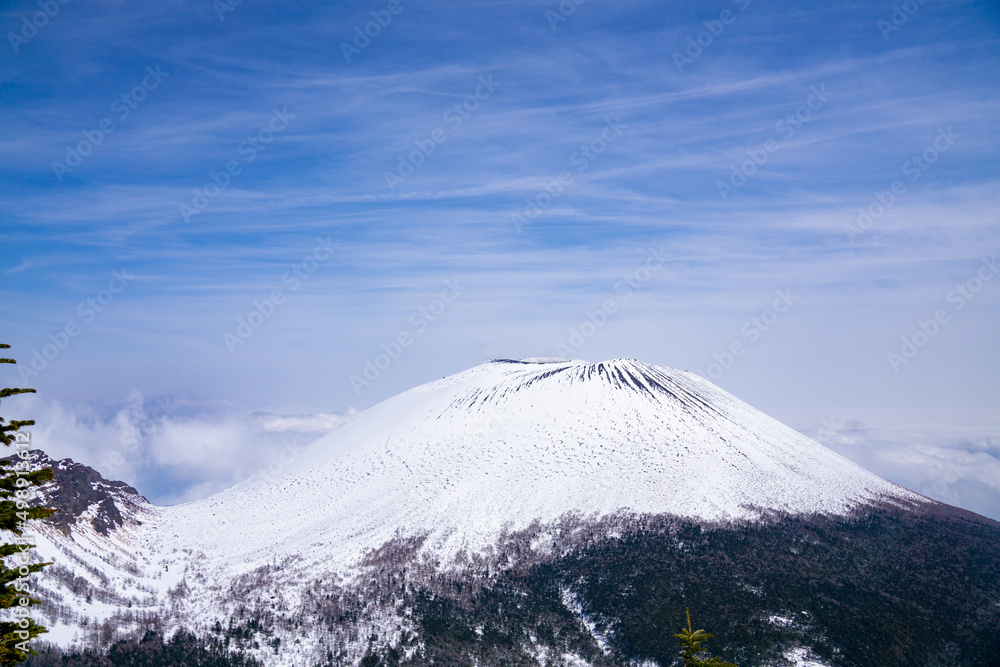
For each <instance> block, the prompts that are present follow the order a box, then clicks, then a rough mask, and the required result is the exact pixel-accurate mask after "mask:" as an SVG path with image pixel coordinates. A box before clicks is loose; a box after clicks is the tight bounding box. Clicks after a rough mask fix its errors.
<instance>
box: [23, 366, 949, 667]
mask: <svg viewBox="0 0 1000 667" xmlns="http://www.w3.org/2000/svg"><path fill="white" fill-rule="evenodd" d="M38 456H39V457H41V456H43V455H38ZM38 463H39V464H44V463H45V460H44V459H43V458H39V459H38ZM74 466H75V468H74ZM56 467H57V478H56V480H55V481H54V482H52V483H50V485H49V487H48V488H46V489H45V490H44V493H45V494H46V496H45V497H46V499H55V500H58V501H59V503H62V505H64V506H66V507H67V508H69V507H72V509H70V510H69V515H70V516H72V522H70V521H68V520H67V519H66V516H67V515H66V513H65V512H64V518H63V519H62V524H61V525H57V526H53V525H51V524H49V525H45V524H42V525H41V526H39V528H38V531H39V552H40V554H41V555H42V556H43V557H45V558H49V559H53V560H55V562H56V565H55V566H53V567H52V568H49V570H47V571H46V573H44V574H42V575H41V576H39V578H38V580H39V582H40V584H41V586H42V587H43V589H44V591H43V593H42V597H47V598H48V600H50V602H51V601H57V602H58V603H60V604H61V606H59V604H55V603H52V604H49V606H48V607H47V609H48V613H50V614H51V618H50V619H49V624H50V625H51V626H52V627H53V633H52V635H51V636H50V638H51V639H52V640H54V641H56V642H57V643H60V644H63V645H68V644H71V643H74V642H76V643H82V642H84V641H86V640H92V641H105V642H106V641H108V640H109V639H111V638H114V637H115V636H116V635H121V634H122V633H124V632H128V631H132V630H137V629H141V627H142V626H143V624H147V623H149V622H150V621H151V619H152V618H153V617H154V616H155V617H156V619H157V622H158V623H162V625H163V627H165V628H167V629H169V628H172V627H179V626H184V627H187V628H189V629H193V630H195V631H198V632H210V631H211V628H212V627H213V626H214V624H215V623H216V622H217V621H218V622H220V624H221V626H222V627H230V628H231V627H233V624H234V623H236V624H239V623H242V622H246V621H247V619H248V618H253V619H255V620H254V624H255V625H254V626H253V627H254V628H255V630H254V632H257V631H258V630H257V629H258V628H266V629H265V630H260V631H261V632H266V636H267V637H268V638H270V639H268V641H267V642H266V643H267V644H268V645H271V646H273V647H274V650H273V651H272V650H270V649H269V648H267V647H266V646H265V647H261V643H262V642H263V636H262V637H261V641H257V649H253V645H252V643H251V644H249V645H248V646H249V647H250V648H251V649H252V650H255V651H256V652H257V653H256V654H257V655H258V656H259V657H261V658H262V659H264V660H265V661H266V662H267V663H271V664H291V665H312V664H318V663H320V662H322V661H323V660H324V659H328V658H329V659H330V660H332V657H330V656H334V655H336V656H339V658H338V659H340V660H342V661H343V662H344V664H351V663H352V662H355V661H357V660H360V658H361V657H362V656H363V655H365V653H366V652H368V653H370V652H371V650H372V640H371V637H372V636H373V635H374V636H376V637H378V638H379V640H378V641H379V642H381V643H382V644H383V645H384V646H387V647H391V646H396V647H397V648H396V649H392V650H397V649H398V651H399V655H402V656H404V657H406V656H409V657H410V658H413V656H415V655H421V654H420V651H426V650H428V649H427V644H426V641H429V640H426V641H425V640H421V639H419V637H420V636H421V629H420V628H421V627H423V626H422V625H421V623H423V620H421V619H423V616H421V615H420V614H419V613H417V612H415V609H416V608H417V607H416V606H415V605H417V603H416V602H414V600H415V599H416V598H414V597H413V595H416V591H424V592H425V593H427V592H429V593H427V594H430V595H432V596H441V595H446V594H447V593H446V591H445V590H444V589H441V586H442V583H441V582H442V581H443V579H442V578H450V579H449V581H451V582H452V583H454V582H458V583H457V584H456V585H457V589H458V590H459V591H460V592H461V591H462V589H463V586H465V587H466V589H472V590H481V589H483V588H488V587H489V586H491V585H492V584H491V582H494V581H495V580H496V578H497V577H498V576H503V573H505V572H511V571H515V570H518V568H526V567H532V566H533V565H534V564H538V563H542V562H553V561H554V560H555V559H560V558H565V557H567V554H571V553H575V552H576V550H578V549H580V548H582V545H585V544H591V545H592V544H593V543H594V542H593V541H594V540H595V539H598V538H602V539H603V538H611V539H617V538H619V537H621V536H622V535H629V534H633V533H635V531H636V530H639V529H640V528H641V529H642V530H649V526H653V525H656V526H660V528H657V529H656V530H659V531H660V533H663V531H664V530H666V529H665V528H663V526H665V525H668V524H664V523H662V521H668V523H669V522H671V521H672V522H675V524H670V525H676V522H678V521H680V522H682V523H684V525H692V524H697V525H703V526H706V527H713V526H714V527H716V528H719V527H736V526H746V525H750V524H754V523H767V522H769V521H770V522H773V521H775V520H776V517H808V518H810V520H815V518H816V517H826V518H827V519H828V520H838V519H836V518H837V517H840V518H841V519H842V520H844V521H846V520H848V519H849V518H850V517H854V516H859V515H863V514H864V513H865V512H867V511H869V510H874V509H877V510H878V511H891V510H898V511H901V512H907V511H915V510H916V509H917V508H920V509H921V511H931V510H928V508H935V507H937V506H938V504H937V503H934V502H933V501H929V500H928V499H926V498H924V497H922V496H919V495H918V494H915V493H913V492H910V491H908V490H906V489H904V488H902V487H900V486H898V485H895V484H892V483H890V482H888V481H887V480H885V479H883V478H881V477H878V476H876V475H874V474H872V473H870V472H868V471H866V470H864V469H862V468H860V467H859V466H857V465H855V464H853V463H851V462H850V461H848V460H846V459H844V458H842V457H841V456H839V455H837V454H835V453H833V452H832V451H830V450H828V449H826V448H824V447H822V446H821V445H819V444H817V443H816V442H814V441H812V440H810V439H808V438H806V437H804V436H802V435H800V434H799V433H797V432H795V431H793V430H792V429H790V428H788V427H786V426H784V425H782V424H780V423H779V422H777V421H775V420H774V419H772V418H770V417H768V416H766V415H764V414H762V413H761V412H759V411H758V410H755V409H754V408H752V407H750V406H749V405H747V404H745V403H743V402H741V401H740V400H738V399H736V398H735V397H733V396H732V395H730V394H728V393H726V392H724V391H722V390H720V389H719V388H717V387H715V386H714V385H712V384H711V383H709V382H707V381H706V380H703V379H701V378H699V377H697V376H695V375H693V374H691V373H688V372H684V371H678V370H673V369H668V368H662V367H658V366H652V365H649V364H644V363H641V362H638V361H635V360H631V359H617V360H613V361H607V362H601V363H588V362H583V361H565V360H558V361H557V360H546V361H527V360H526V361H510V360H497V361H492V362H489V363H486V364H483V365H480V366H477V367H475V368H472V369H470V370H468V371H465V372H462V373H458V374H456V375H453V376H450V377H447V378H444V379H442V380H439V381H435V382H431V383H429V384H426V385H423V386H420V387H417V388H415V389H412V390H410V391H407V392H404V393H402V394H399V395H398V396H395V397H394V398H391V399H389V400H387V401H384V402H383V403H380V404H378V405H376V406H374V407H373V408H371V409H369V410H367V411H365V412H363V413H361V414H359V415H357V416H356V417H355V418H354V419H352V420H351V421H350V422H348V423H346V424H344V425H343V426H341V427H340V428H338V429H337V430H335V431H333V432H331V433H330V434H328V435H327V436H325V437H323V438H321V439H319V440H318V441H316V442H315V443H313V444H312V445H311V446H310V447H308V448H306V449H305V450H304V451H303V452H302V453H301V454H299V455H298V456H297V457H296V458H295V460H291V461H282V462H280V465H279V466H277V468H278V469H280V472H279V474H277V475H275V476H273V477H269V478H258V479H255V480H250V481H248V482H245V483H243V484H240V485H238V486H236V487H233V488H231V489H229V490H226V491H223V492H221V493H218V494H215V495H213V496H211V497H209V498H206V499H203V500H199V501H195V502H191V503H186V504H183V505H178V506H173V507H155V506H153V505H151V504H150V503H148V502H147V501H145V499H143V498H141V496H139V495H138V494H137V493H135V492H134V490H133V489H131V488H129V487H127V486H124V485H122V484H121V483H109V482H106V481H103V480H100V479H95V478H93V475H90V474H89V473H85V471H84V467H82V466H79V465H78V464H72V463H71V462H66V461H64V462H58V463H56ZM86 470H89V469H86ZM60 471H61V473H62V474H59V473H60ZM90 472H91V473H92V472H93V471H90ZM84 478H86V481H85V482H82V481H81V480H82V479H84ZM71 487H72V488H74V489H77V491H76V492H74V493H70V492H69V491H68V489H70V488H71ZM80 487H87V488H89V489H91V490H92V492H91V495H89V496H88V495H87V494H86V493H82V492H81V491H80V490H79V488H80ZM74 494H75V495H74ZM71 496H72V497H73V498H74V501H73V503H68V501H67V499H68V498H70V497H71ZM57 504H58V503H57ZM657 521H661V523H657ZM650 522H652V523H650ZM70 523H72V525H70ZM643 526H645V528H642V527H643ZM671 530H672V529H671ZM668 532H669V531H668ZM50 571H51V572H50ZM449 585H450V584H449ZM422 594H423V593H422ZM463 595H469V593H463ZM560 595H561V596H562V597H561V599H562V603H561V604H562V605H563V606H564V607H565V609H566V610H568V611H567V613H568V614H570V615H571V616H572V615H575V617H576V618H577V619H578V625H579V628H578V629H579V631H580V632H581V633H583V634H582V635H581V636H586V637H590V640H589V641H591V642H592V644H593V645H590V648H579V649H578V651H577V652H576V653H574V652H573V651H569V650H568V649H567V651H563V653H565V654H566V655H563V656H562V657H561V658H560V660H563V661H564V662H565V661H570V662H566V664H573V663H572V661H571V659H572V660H578V661H580V662H578V663H575V664H595V663H594V662H593V660H594V655H599V654H601V653H600V652H601V651H604V654H605V655H609V654H608V652H607V651H610V650H611V649H607V650H605V649H604V648H601V647H602V642H603V643H604V644H603V645H604V646H606V645H607V642H608V641H610V640H608V639H607V638H602V635H601V633H600V632H598V630H597V629H596V626H593V620H592V619H590V618H588V615H587V614H586V613H585V612H584V610H583V608H584V606H586V605H585V604H584V603H583V602H581V601H580V600H578V597H577V593H575V592H574V591H573V590H572V587H567V589H566V590H564V591H563V593H561V594H560ZM420 599H423V598H420ZM463 599H465V598H463ZM417 606H419V605H417ZM776 611H780V610H776ZM421 613H422V612H421ZM337 619H339V620H337ZM345 619H347V620H345ZM85 621H86V625H84V623H85ZM588 624H589V625H588ZM215 627H216V628H218V627H219V626H215ZM217 631H218V630H217ZM480 632H481V630H480ZM102 633H103V634H102ZM407 638H410V639H409V640H408V639H407ZM413 638H417V639H413ZM273 639H280V640H282V641H279V642H278V644H273V645H272V644H270V642H272V641H273ZM255 641H256V640H255ZM407 641H410V643H409V644H407ZM421 641H424V644H421ZM580 641H583V640H580ZM529 643H530V642H529ZM278 646H280V651H279V650H278ZM595 646H596V647H598V648H594V647H595ZM387 650H388V649H387ZM525 650H526V651H527V652H528V653H529V654H531V653H532V651H535V652H536V653H537V651H540V650H542V648H539V647H538V646H536V647H534V648H526V649H525ZM545 650H548V649H545ZM588 651H590V653H588ZM594 651H597V653H594ZM543 652H544V651H543ZM566 656H569V657H566ZM588 656H589V657H588ZM487 664H488V663H487ZM498 664H499V663H498ZM602 664H603V663H602ZM608 664H617V663H608Z"/></svg>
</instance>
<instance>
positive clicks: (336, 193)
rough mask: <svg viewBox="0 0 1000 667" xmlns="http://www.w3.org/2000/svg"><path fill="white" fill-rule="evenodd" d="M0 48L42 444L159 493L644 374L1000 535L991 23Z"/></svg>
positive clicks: (242, 7) (166, 13)
mask: <svg viewBox="0 0 1000 667" xmlns="http://www.w3.org/2000/svg"><path fill="white" fill-rule="evenodd" d="M46 11H48V13H49V14H51V16H49V15H45V13H44V12H46ZM563 19H564V20H563ZM32 21H35V22H36V24H38V25H40V27H37V26H31V25H30V24H31V22H32ZM378 21H381V23H382V24H384V25H382V24H379V23H378ZM33 27H34V28H35V29H32V28H33ZM0 29H2V31H3V34H4V36H5V38H4V40H3V43H2V44H0V82H2V83H0V99H2V106H0V121H2V125H0V126H2V128H3V132H2V134H0V227H2V229H0V273H2V277H3V280H2V282H0V313H2V321H3V325H4V326H3V337H4V340H5V341H6V342H9V343H11V344H12V345H13V346H14V348H13V350H12V352H13V354H14V356H15V357H16V358H17V359H19V361H20V363H19V367H20V368H21V369H29V368H32V367H31V360H32V358H35V359H36V361H35V366H34V368H33V370H34V371H36V372H37V374H30V375H29V376H27V377H25V378H24V380H23V381H21V380H20V379H18V378H17V375H16V373H15V374H13V375H11V376H10V377H11V378H12V379H11V380H10V381H8V382H7V384H11V383H12V382H17V383H20V384H27V385H28V386H33V387H35V388H37V389H38V390H39V394H38V396H37V397H35V398H34V399H30V398H22V399H17V400H20V401H22V403H19V404H17V407H24V408H25V409H28V408H29V407H30V409H32V410H35V412H36V415H35V416H36V418H38V419H39V420H41V419H42V418H48V420H49V423H48V426H47V427H46V428H44V429H43V428H42V425H41V421H40V426H39V436H38V437H39V438H42V439H43V440H42V441H43V442H44V444H45V446H46V447H48V448H49V449H50V450H51V451H53V452H54V453H56V454H60V455H72V456H75V457H77V458H79V459H80V460H83V461H84V462H87V463H90V464H92V465H95V466H96V467H98V468H100V469H102V471H103V472H105V473H106V474H110V475H112V476H117V477H121V478H125V479H127V480H129V481H131V482H133V483H135V484H137V485H138V486H139V488H140V490H142V491H144V492H145V493H147V494H148V495H149V496H150V497H151V498H154V499H156V500H158V501H160V502H175V501H177V500H180V499H184V498H190V497H196V496H197V495H199V494H202V495H203V494H204V493H208V492H210V491H212V490H216V489H218V488H221V487H223V486H225V485H227V484H230V483H232V482H234V481H238V479H239V478H240V477H241V476H246V474H249V472H253V470H252V468H253V466H257V467H258V468H259V467H260V466H265V465H266V463H267V460H268V457H270V456H273V455H274V452H275V451H277V450H276V449H275V448H280V447H286V446H289V444H288V443H289V442H291V440H296V442H300V441H306V440H308V439H309V438H310V437H315V434H316V433H320V432H322V431H323V430H324V429H326V428H329V426H330V425H332V424H335V423H336V422H337V419H338V418H339V417H338V416H339V415H343V414H345V413H346V412H347V411H348V410H350V409H364V408H366V407H368V406H370V405H373V404H374V403H376V402H378V401H380V400H383V399H385V398H387V397H389V396H391V395H393V394H395V393H397V392H399V391H402V390H405V389H407V388H409V387H412V386H414V385H416V384H419V383H422V382H425V381H429V380H432V379H435V378H439V377H441V376H444V375H447V374H450V373H454V372H457V371H460V370H462V369H465V368H467V367H470V366H472V365H475V364H477V363H481V362H482V361H485V360H488V359H490V358H495V357H510V358H521V357H528V356H556V355H558V356H573V357H576V358H584V359H589V360H593V361H597V360H601V359H608V358H615V357H635V358H639V359H642V360H644V361H648V362H651V363H657V364H661V365H666V366H672V367H677V368H685V369H689V370H694V371H698V372H700V373H702V374H703V375H706V376H709V377H710V379H712V380H713V381H715V382H716V383H717V384H719V385H720V386H721V387H723V388H724V389H727V390H729V391H731V392H733V393H734V394H736V395H737V396H739V397H740V398H743V399H744V400H746V401H747V402H749V403H751V404H752V405H754V406H756V407H758V408H760V409H762V410H764V411H765V412H768V413H769V414H771V415H773V416H775V417H777V418H779V419H781V420H782V421H785V422H786V423H789V424H790V425H792V426H794V427H796V428H799V429H801V430H803V431H806V432H809V433H811V434H814V435H816V437H817V438H819V439H820V440H821V441H825V442H827V444H830V445H831V446H833V447H835V448H837V449H838V451H842V453H845V454H846V455H848V456H851V457H852V458H855V459H857V460H859V461H860V462H862V463H864V464H865V465H868V466H869V467H871V468H873V469H875V470H876V471H877V472H880V473H881V474H883V475H886V476H889V477H891V478H894V479H897V481H902V482H903V483H906V484H908V485H910V486H912V487H913V488H915V489H916V490H918V491H921V492H924V493H927V494H928V495H936V497H941V498H942V499H946V500H948V501H949V502H955V503H959V504H963V505H965V506H970V507H972V508H973V509H977V511H982V512H987V513H990V514H991V515H993V516H1000V415H998V414H996V413H998V412H1000V411H998V410H997V409H996V407H997V405H998V404H1000V400H998V399H1000V389H998V384H997V382H996V378H997V377H998V372H1000V355H998V354H997V347H996V337H997V331H998V328H1000V327H998V325H1000V317H998V314H1000V280H994V274H995V273H996V269H995V268H993V267H994V264H993V263H992V262H993V261H994V260H993V259H992V258H994V257H995V255H996V253H997V252H998V251H1000V226H998V222H1000V220H998V218H1000V213H998V211H1000V188H998V187H997V186H998V182H1000V178H998V177H1000V161H998V159H997V158H998V154H1000V127H998V123H997V118H998V117H1000V87H998V85H997V84H998V83H1000V39H998V32H1000V7H998V5H997V4H996V3H991V2H938V1H934V0H926V2H923V3H922V4H921V3H920V2H919V1H918V0H911V2H909V3H896V4H895V5H894V4H893V3H891V2H884V3H883V2H875V3H862V2H831V3H823V4H822V5H820V6H816V7H812V6H810V7H809V8H805V7H804V6H802V5H801V4H800V3H792V2H763V1H761V0H749V1H747V0H739V1H738V2H732V1H730V0H726V1H721V0H720V1H718V2H699V3H667V4H664V3H644V2H620V3H613V4H612V3H597V2H595V1H594V0H589V1H586V2H582V3H580V4H578V5H577V4H574V3H573V2H572V0H566V1H565V2H564V3H563V4H562V5H561V6H560V5H559V4H558V3H556V2H527V1H525V2H518V1H510V2H494V3H464V4H461V5H456V4H454V3H442V2H434V1H433V0H399V1H398V2H389V1H388V0H386V1H382V0H377V1H375V2H364V3H305V2H285V3H275V2H263V1H257V0H243V1H242V2H240V3H238V4H233V3H232V0H225V1H224V0H219V1H218V2H215V3H214V4H213V3H212V2H209V1H208V0H205V1H203V2H185V1H171V0H166V1H164V2H158V3H152V4H141V3H140V4H137V3H123V2H90V3H83V2H79V1H78V0H68V1H67V2H66V4H59V0H51V2H50V3H49V4H48V5H45V3H44V2H43V3H42V4H39V2H38V1H37V0H36V1H34V2H21V1H19V0H18V1H14V2H8V3H5V4H4V9H3V11H2V13H0ZM366 29H367V30H368V32H369V35H373V36H365V37H358V35H359V34H362V35H363V34H364V31H365V30H366ZM355 40H356V41H355ZM345 44H346V45H348V47H350V48H348V47H345V46H344V45H345ZM345 54H346V55H345ZM108 130H110V131H108ZM83 153H85V155H84V154H83ZM894 188H895V189H894ZM859 209H863V210H866V211H868V217H867V218H865V217H860V218H859ZM113 272H118V274H117V276H118V277H116V274H115V273H113ZM449 285H450V287H449ZM448 290H451V291H448ZM445 299H447V301H448V302H447V303H446V302H445ZM88 300H92V301H91V302H88ZM779 311H780V312H779ZM73 332H75V333H73ZM400 336H402V337H403V340H406V341H409V342H408V343H407V344H406V346H405V347H403V346H400V348H399V351H398V354H393V353H394V352H395V351H396V350H395V347H394V341H398V340H399V339H400ZM904 339H906V340H905V341H904ZM47 345H48V346H49V347H48V348H46V346H47ZM384 350H387V351H384ZM733 350H734V351H735V354H734V353H733V352H732V351H733ZM567 351H568V352H570V353H571V354H566V353H565V352H567ZM380 354H383V355H385V356H384V357H379V355H380ZM729 355H732V356H729ZM46 357H49V358H46ZM390 357H394V358H390ZM369 363H370V364H371V367H370V368H369V372H368V376H367V378H366V377H365V369H366V365H367V364H369ZM376 363H378V364H379V365H381V366H383V368H374V365H375V364H376ZM43 366H44V367H43ZM352 378H353V379H352ZM360 380H364V382H361V381H360ZM13 401H14V399H11V402H10V403H9V404H5V408H4V409H5V412H6V411H9V410H12V409H14V408H15V407H16V406H15V404H14V402H13ZM164 406H165V407H164ZM247 415H256V417H253V418H249V417H247ZM275 419H277V420H281V419H284V420H285V421H283V422H281V424H284V426H280V427H274V428H272V427H273V426H274V424H275V423H278V422H274V421H273V420H275ZM296 419H297V420H299V421H298V422H295V420H296ZM254 420H257V421H254ZM268 420H272V421H268ZM289 420H291V421H289ZM293 422H294V423H293ZM296 424H297V425H296ZM199 425H200V426H199ZM254 425H256V426H254ZM129 429H131V430H129ZM227 429H228V430H227ZM310 429H312V430H310ZM127 433H135V434H137V435H135V436H134V438H138V442H139V444H136V445H134V446H133V445H131V444H130V445H129V446H127V447H124V446H123V445H122V443H123V442H124V440H125V439H126V438H127V435H125V434H127ZM223 433H224V434H225V435H223ZM134 438H133V439H130V440H129V443H134V442H135V440H134ZM255 438H256V439H255ZM220 441H225V442H226V443H228V444H227V445H226V446H225V452H228V454H226V455H225V456H224V455H222V454H221V453H220V452H221V450H219V449H218V448H219V445H218V443H219V442H220ZM109 443H110V444H109ZM168 449H169V452H168V451H167V450H168ZM108 451H121V452H122V455H123V456H122V457H121V458H119V459H116V460H118V461H119V462H118V463H117V464H115V465H110V464H109V463H108V461H109V459H108V458H107V452H108ZM251 451H252V452H253V453H252V455H250V454H248V452H251ZM178 452H180V453H178ZM247 460H249V463H247V462H246V461H247ZM213 466H214V467H213ZM247 466H250V468H247ZM248 471H249V472H248Z"/></svg>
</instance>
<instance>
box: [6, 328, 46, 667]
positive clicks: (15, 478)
mask: <svg viewBox="0 0 1000 667" xmlns="http://www.w3.org/2000/svg"><path fill="white" fill-rule="evenodd" d="M9 347H10V345H6V344H3V343H0V349H6V348H9ZM0 363H2V364H14V363H17V362H16V361H14V360H13V359H5V358H4V359H0ZM33 393H35V390H34V389H18V388H11V387H7V388H5V389H0V399H4V398H7V397H8V396H15V395H17V394H33ZM34 424H35V421H34V420H33V419H29V420H11V421H9V422H5V421H4V419H3V418H2V417H0V443H2V444H3V445H4V446H6V447H9V446H10V445H11V444H14V443H15V442H16V441H17V440H18V431H20V430H21V428H23V427H25V426H33V425H34ZM51 479H52V469H51V468H46V469H44V470H36V471H34V472H27V470H25V469H23V468H22V467H21V465H20V463H15V462H14V461H0V529H3V530H9V531H10V532H12V533H13V534H14V535H21V534H23V532H24V527H25V526H24V524H25V522H26V521H28V520H29V519H43V518H45V517H47V516H49V515H51V514H52V513H53V512H55V510H54V509H46V508H42V507H29V506H28V503H27V502H26V501H27V499H28V498H29V497H30V491H28V487H31V486H35V485H38V484H41V483H43V482H47V481H49V480H51ZM32 546H33V545H24V544H17V543H9V544H8V543H0V609H10V608H12V607H13V608H15V609H18V608H21V609H26V608H27V607H28V606H30V605H35V604H38V600H36V599H34V598H32V597H30V596H29V593H30V592H31V591H30V588H29V586H28V578H27V575H29V574H31V573H32V572H38V571H39V570H41V569H42V568H43V567H45V566H46V565H51V563H31V564H21V563H20V562H14V563H9V562H7V561H6V560H5V559H6V558H7V557H8V556H14V555H16V554H23V553H24V552H25V551H27V549H29V548H31V547H32ZM9 565H13V566H14V567H9ZM43 632H46V629H45V628H44V627H42V626H40V625H38V624H37V623H35V621H34V619H32V618H28V617H23V618H20V619H16V620H14V621H0V667H9V666H12V665H19V664H20V663H22V662H24V661H25V660H27V659H28V658H29V656H32V655H38V654H37V653H36V652H35V651H33V650H32V649H31V648H30V647H29V646H28V641H29V640H31V639H33V638H35V637H37V636H38V635H39V634H41V633H43Z"/></svg>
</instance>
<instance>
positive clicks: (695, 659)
mask: <svg viewBox="0 0 1000 667" xmlns="http://www.w3.org/2000/svg"><path fill="white" fill-rule="evenodd" d="M684 613H685V614H687V622H688V623H687V627H686V628H681V631H680V633H679V634H676V635H674V637H677V639H679V640H680V641H681V658H682V659H683V660H684V667H736V665H734V664H733V663H731V662H724V661H723V660H722V658H713V657H708V658H702V657H699V656H700V654H702V653H708V649H707V648H704V647H702V645H701V643H702V642H703V641H705V640H707V639H711V638H712V636H713V635H710V634H708V633H707V632H705V631H704V630H692V629H691V610H690V609H688V608H687V607H685V608H684Z"/></svg>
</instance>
